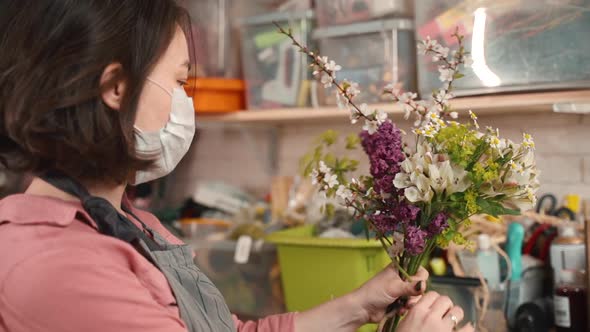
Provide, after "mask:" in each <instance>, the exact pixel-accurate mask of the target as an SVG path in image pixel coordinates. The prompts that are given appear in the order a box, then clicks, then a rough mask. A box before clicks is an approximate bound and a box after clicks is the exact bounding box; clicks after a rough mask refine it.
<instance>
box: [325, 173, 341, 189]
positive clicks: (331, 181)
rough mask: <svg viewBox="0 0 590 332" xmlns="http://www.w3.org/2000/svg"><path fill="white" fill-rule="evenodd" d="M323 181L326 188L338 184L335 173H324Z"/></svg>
mask: <svg viewBox="0 0 590 332" xmlns="http://www.w3.org/2000/svg"><path fill="white" fill-rule="evenodd" d="M324 182H325V183H326V189H327V188H334V187H336V186H337V185H338V176H337V175H336V174H326V177H324Z"/></svg>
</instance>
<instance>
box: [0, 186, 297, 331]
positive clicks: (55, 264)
mask: <svg viewBox="0 0 590 332" xmlns="http://www.w3.org/2000/svg"><path fill="white" fill-rule="evenodd" d="M133 212H134V213H135V214H136V215H137V216H138V218H140V219H141V220H142V221H143V222H144V223H146V224H147V225H148V226H150V227H151V228H153V229H154V230H155V231H156V232H158V233H160V234H161V235H162V236H164V237H165V238H166V239H167V240H168V241H170V242H172V243H180V240H179V239H177V238H176V237H174V236H173V235H172V234H171V233H170V232H168V231H167V230H166V228H164V227H163V226H162V224H161V223H160V222H159V221H158V220H157V218H156V217H155V216H154V215H152V214H150V213H147V212H145V211H140V210H136V209H134V210H133ZM83 219H86V220H89V221H91V219H90V217H89V216H88V214H87V213H86V212H84V210H83V209H82V206H81V204H80V203H78V202H66V201H63V200H59V199H54V198H49V197H42V196H34V195H27V194H20V195H14V196H9V197H7V198H5V199H3V200H0V332H33V331H35V332H82V331H84V332H110V331H113V332H185V331H186V327H185V324H184V322H183V321H182V320H181V319H180V316H179V312H178V307H177V306H176V301H175V299H174V296H173V294H172V291H171V289H170V286H169V285H168V282H167V281H166V278H165V277H164V275H163V274H162V273H161V272H160V271H159V270H158V269H157V268H155V267H154V266H153V265H152V264H150V263H149V262H148V261H147V260H146V259H145V258H144V257H143V256H141V255H140V254H139V253H138V252H137V251H136V250H135V249H134V248H133V247H132V246H131V245H129V244H127V243H125V242H123V241H120V240H118V239H115V238H112V237H109V236H105V235H102V234H100V233H98V231H97V230H96V228H93V227H91V226H88V225H87V224H85V223H83V222H80V220H83ZM134 222H135V221H134ZM91 223H92V224H93V225H94V223H93V222H92V221H91ZM234 320H235V323H236V326H237V329H238V331H239V332H278V331H280V332H293V331H294V314H285V315H278V316H271V317H268V318H266V319H262V320H260V321H258V322H247V323H243V322H240V321H238V320H237V319H236V318H235V317H234ZM204 332H205V331H204Z"/></svg>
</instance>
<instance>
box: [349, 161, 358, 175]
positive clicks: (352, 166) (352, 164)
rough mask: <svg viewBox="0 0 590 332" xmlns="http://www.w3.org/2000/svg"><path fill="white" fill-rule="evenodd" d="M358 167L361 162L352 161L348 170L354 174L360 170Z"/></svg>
mask: <svg viewBox="0 0 590 332" xmlns="http://www.w3.org/2000/svg"><path fill="white" fill-rule="evenodd" d="M358 167H359V161H358V160H353V159H351V160H350V166H348V170H349V171H350V172H354V171H356V170H357V169H358Z"/></svg>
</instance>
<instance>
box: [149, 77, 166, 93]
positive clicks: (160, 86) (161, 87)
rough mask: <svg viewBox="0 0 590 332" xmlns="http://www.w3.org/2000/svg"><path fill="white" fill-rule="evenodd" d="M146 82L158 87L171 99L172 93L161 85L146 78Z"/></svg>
mask: <svg viewBox="0 0 590 332" xmlns="http://www.w3.org/2000/svg"><path fill="white" fill-rule="evenodd" d="M146 79H147V81H148V82H151V83H152V84H155V85H156V86H158V87H159V88H160V89H162V90H164V92H166V93H167V94H168V95H169V96H170V97H172V93H171V92H170V91H168V89H166V88H165V87H164V86H163V85H162V84H160V83H158V82H156V81H154V80H153V79H151V78H149V77H148V78H146Z"/></svg>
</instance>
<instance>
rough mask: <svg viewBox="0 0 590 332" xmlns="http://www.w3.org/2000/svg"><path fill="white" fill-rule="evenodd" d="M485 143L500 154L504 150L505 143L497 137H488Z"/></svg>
mask: <svg viewBox="0 0 590 332" xmlns="http://www.w3.org/2000/svg"><path fill="white" fill-rule="evenodd" d="M487 141H488V144H490V146H491V147H492V148H493V149H496V150H499V151H500V152H501V151H502V150H504V149H505V148H506V141H505V140H502V139H500V138H498V136H489V137H488V139H487Z"/></svg>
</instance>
